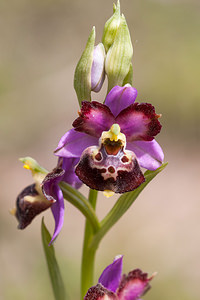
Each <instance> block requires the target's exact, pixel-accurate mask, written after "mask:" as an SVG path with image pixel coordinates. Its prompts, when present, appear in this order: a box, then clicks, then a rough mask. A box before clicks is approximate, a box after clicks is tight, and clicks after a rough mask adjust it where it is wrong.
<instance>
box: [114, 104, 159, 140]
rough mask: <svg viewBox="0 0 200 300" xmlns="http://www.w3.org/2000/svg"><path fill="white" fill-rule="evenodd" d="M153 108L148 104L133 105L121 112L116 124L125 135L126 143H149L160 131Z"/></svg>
mask: <svg viewBox="0 0 200 300" xmlns="http://www.w3.org/2000/svg"><path fill="white" fill-rule="evenodd" d="M158 117H159V115H156V113H155V108H154V107H153V106H152V105H151V104H149V103H140V104H139V103H134V104H131V105H130V106H129V107H127V108H126V109H124V110H122V111H121V112H120V114H119V115H118V116H117V118H116V121H115V122H116V123H117V124H119V126H120V127H121V131H122V132H123V133H124V134H125V135H126V138H127V141H128V142H132V141H137V140H145V141H151V140H152V139H153V137H154V136H155V135H157V134H158V133H159V132H160V130H161V127H162V126H161V124H160V122H159V121H158Z"/></svg>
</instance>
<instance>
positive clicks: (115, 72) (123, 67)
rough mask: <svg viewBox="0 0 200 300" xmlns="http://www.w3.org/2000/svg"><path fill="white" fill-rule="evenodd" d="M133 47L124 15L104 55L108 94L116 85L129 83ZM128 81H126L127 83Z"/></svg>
mask: <svg viewBox="0 0 200 300" xmlns="http://www.w3.org/2000/svg"><path fill="white" fill-rule="evenodd" d="M132 56H133V47H132V43H131V38H130V34H129V30H128V26H127V23H126V20H125V17H124V15H122V16H121V17H120V25H119V28H118V29H117V33H116V36H115V39H114V42H113V44H112V46H111V47H110V48H109V50H108V53H107V55H106V62H105V71H106V74H107V76H108V92H109V91H110V90H111V89H112V88H113V87H114V86H116V85H120V86H123V84H124V82H125V83H131V81H132V78H130V77H131V76H132V64H131V60H132ZM127 79H128V81H127Z"/></svg>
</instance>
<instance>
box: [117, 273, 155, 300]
mask: <svg viewBox="0 0 200 300" xmlns="http://www.w3.org/2000/svg"><path fill="white" fill-rule="evenodd" d="M147 276H148V274H147V273H143V272H142V271H141V270H139V269H136V270H133V271H131V272H129V274H128V275H123V277H122V280H121V282H120V285H119V288H118V290H117V295H118V299H119V300H138V299H139V298H140V297H141V296H142V295H144V294H145V293H146V292H147V291H148V290H149V289H150V285H149V281H150V280H151V279H152V278H149V279H148V278H147Z"/></svg>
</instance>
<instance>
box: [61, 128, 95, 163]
mask: <svg viewBox="0 0 200 300" xmlns="http://www.w3.org/2000/svg"><path fill="white" fill-rule="evenodd" d="M98 143H99V141H98V139H97V138H96V137H93V136H90V135H88V134H85V133H83V132H78V131H75V130H74V129H71V130H69V131H67V132H66V133H65V134H64V135H63V137H62V138H61V139H60V142H59V144H58V147H57V148H56V150H55V155H57V156H59V157H66V158H67V157H80V156H81V153H82V152H83V150H85V149H86V148H87V147H89V146H91V145H98Z"/></svg>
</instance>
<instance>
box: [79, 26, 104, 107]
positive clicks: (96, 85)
mask: <svg viewBox="0 0 200 300" xmlns="http://www.w3.org/2000/svg"><path fill="white" fill-rule="evenodd" d="M94 44H95V27H93V29H92V31H91V33H90V36H89V38H88V41H87V44H86V47H85V50H84V51H83V54H82V56H81V58H80V60H79V62H78V64H77V66H76V70H75V74H74V89H75V91H76V94H77V97H78V100H79V104H80V105H81V102H82V101H83V100H87V101H91V91H95V92H98V91H99V90H100V88H101V86H102V84H103V81H104V78H105V75H104V62H105V50H104V46H103V44H99V45H97V46H96V47H94Z"/></svg>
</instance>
